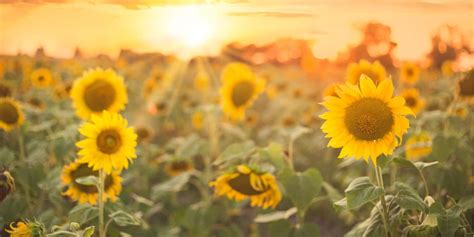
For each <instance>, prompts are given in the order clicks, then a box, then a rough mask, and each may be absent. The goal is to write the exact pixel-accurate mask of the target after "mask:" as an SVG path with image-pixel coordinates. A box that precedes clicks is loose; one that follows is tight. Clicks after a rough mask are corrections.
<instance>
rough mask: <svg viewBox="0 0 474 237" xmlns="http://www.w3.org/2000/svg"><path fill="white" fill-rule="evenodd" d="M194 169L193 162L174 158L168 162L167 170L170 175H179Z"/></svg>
mask: <svg viewBox="0 0 474 237" xmlns="http://www.w3.org/2000/svg"><path fill="white" fill-rule="evenodd" d="M192 169H193V164H192V163H191V162H189V161H187V160H172V161H169V162H167V163H166V165H165V172H166V173H167V174H168V175H169V176H172V177H173V176H177V175H180V174H182V173H184V172H188V171H190V170H192Z"/></svg>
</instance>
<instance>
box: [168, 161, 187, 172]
mask: <svg viewBox="0 0 474 237" xmlns="http://www.w3.org/2000/svg"><path fill="white" fill-rule="evenodd" d="M171 169H172V170H175V171H186V170H188V169H189V163H188V162H186V161H174V162H172V163H171Z"/></svg>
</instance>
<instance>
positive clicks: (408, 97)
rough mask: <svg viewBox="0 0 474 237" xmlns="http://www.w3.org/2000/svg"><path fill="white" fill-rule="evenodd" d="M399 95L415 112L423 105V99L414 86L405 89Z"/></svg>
mask: <svg viewBox="0 0 474 237" xmlns="http://www.w3.org/2000/svg"><path fill="white" fill-rule="evenodd" d="M400 95H401V96H402V97H403V99H405V105H406V106H408V108H410V109H411V110H412V111H413V113H415V114H417V113H418V112H420V110H421V109H423V107H425V100H424V99H423V98H422V97H421V96H420V92H419V91H418V90H417V89H415V88H410V89H405V90H404V91H402V92H401V94H400Z"/></svg>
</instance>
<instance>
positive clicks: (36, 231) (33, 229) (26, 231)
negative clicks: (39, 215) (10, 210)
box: [0, 220, 45, 237]
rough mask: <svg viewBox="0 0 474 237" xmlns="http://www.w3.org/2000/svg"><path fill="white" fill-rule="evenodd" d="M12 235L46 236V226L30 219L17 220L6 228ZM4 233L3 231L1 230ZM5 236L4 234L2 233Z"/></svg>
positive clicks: (16, 236) (25, 236) (26, 236)
mask: <svg viewBox="0 0 474 237" xmlns="http://www.w3.org/2000/svg"><path fill="white" fill-rule="evenodd" d="M4 231H5V232H6V233H8V234H7V236H10V237H34V236H44V234H45V228H44V226H43V224H41V223H38V222H30V221H22V220H19V221H15V222H12V223H11V224H10V225H9V226H8V227H6V228H5V229H4ZM0 234H2V232H0ZM2 236H3V235H2Z"/></svg>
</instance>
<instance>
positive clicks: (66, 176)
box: [61, 162, 122, 205]
mask: <svg viewBox="0 0 474 237" xmlns="http://www.w3.org/2000/svg"><path fill="white" fill-rule="evenodd" d="M91 175H93V176H96V177H99V172H98V171H94V170H92V169H91V168H90V167H88V166H87V164H83V163H79V162H73V163H71V164H69V165H66V166H64V168H63V171H62V174H61V183H62V184H63V185H65V186H67V190H66V191H65V192H63V195H66V196H68V197H70V198H71V199H72V200H73V201H78V202H79V203H80V204H83V203H90V204H92V205H94V204H96V203H97V200H98V197H99V192H98V190H97V186H95V185H84V184H80V183H78V182H77V181H76V180H77V179H78V178H84V177H87V176H91ZM121 182H122V178H121V177H120V175H119V173H118V172H112V173H111V174H108V175H106V177H105V186H104V191H105V193H104V194H105V195H104V201H106V200H107V198H108V199H110V200H111V201H112V202H115V201H116V200H117V196H118V195H119V193H120V191H121V190H122V185H121Z"/></svg>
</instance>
